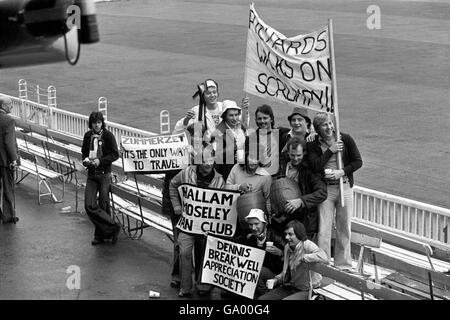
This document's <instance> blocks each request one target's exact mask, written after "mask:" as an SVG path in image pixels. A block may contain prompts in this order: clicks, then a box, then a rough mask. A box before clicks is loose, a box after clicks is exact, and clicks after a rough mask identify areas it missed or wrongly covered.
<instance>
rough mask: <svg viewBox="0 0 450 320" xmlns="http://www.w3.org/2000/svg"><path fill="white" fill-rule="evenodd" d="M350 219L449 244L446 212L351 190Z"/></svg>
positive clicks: (364, 190) (449, 222)
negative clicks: (351, 217)
mask: <svg viewBox="0 0 450 320" xmlns="http://www.w3.org/2000/svg"><path fill="white" fill-rule="evenodd" d="M353 190H354V191H353V192H354V209H353V217H354V218H357V219H359V220H361V221H364V222H369V223H371V224H374V225H378V226H380V227H384V228H389V229H390V230H394V231H400V232H402V233H406V234H410V235H414V236H417V237H420V238H422V239H423V240H435V241H438V242H441V243H445V244H450V239H449V236H448V231H449V229H450V210H449V209H446V208H441V207H437V206H433V205H430V204H426V203H423V202H419V201H414V200H411V199H407V198H402V197H398V196H394V195H391V194H387V193H383V192H379V191H375V190H371V189H367V188H364V187H359V186H354V188H353Z"/></svg>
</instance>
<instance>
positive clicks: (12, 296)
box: [0, 177, 198, 300]
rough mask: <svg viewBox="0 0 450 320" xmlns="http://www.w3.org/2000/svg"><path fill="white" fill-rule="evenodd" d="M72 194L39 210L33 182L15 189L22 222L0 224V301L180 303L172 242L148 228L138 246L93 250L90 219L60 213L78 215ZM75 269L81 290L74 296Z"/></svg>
mask: <svg viewBox="0 0 450 320" xmlns="http://www.w3.org/2000/svg"><path fill="white" fill-rule="evenodd" d="M68 189H69V192H68V193H67V194H66V195H65V197H64V199H65V200H64V202H63V203H58V204H52V203H51V202H50V201H47V203H45V204H42V205H40V206H39V205H38V204H37V192H36V182H35V179H34V177H33V178H31V177H28V178H26V179H25V180H24V181H23V182H21V183H20V184H19V185H18V186H17V190H16V191H17V198H16V205H17V216H18V217H19V218H20V220H19V222H18V223H17V224H16V225H11V224H7V225H2V224H0V244H1V245H0V257H1V258H0V300H16V299H20V300H78V299H80V300H144V299H148V293H149V290H153V291H157V292H160V295H161V296H160V298H159V300H167V299H170V300H174V299H178V296H177V294H178V291H177V289H174V288H171V287H170V286H169V283H170V280H171V279H170V273H169V271H168V270H170V263H171V258H172V242H171V241H170V240H169V238H168V237H167V236H166V235H165V234H164V233H162V232H160V231H158V230H156V229H153V228H147V229H146V230H145V231H144V235H143V237H142V239H140V240H131V239H130V238H128V237H127V236H126V235H125V234H124V233H123V232H121V234H120V237H119V240H118V242H117V243H116V245H112V244H111V243H104V244H102V245H98V246H92V245H91V240H92V238H93V234H94V227H93V225H92V223H91V222H90V220H89V218H88V217H87V215H86V214H81V213H75V212H71V213H63V212H61V210H60V209H61V208H63V207H67V206H71V209H72V210H73V211H74V209H75V201H74V199H75V194H74V191H73V190H71V188H70V187H69V188H68ZM57 194H59V193H58V191H57ZM43 200H44V199H43ZM80 205H81V207H83V202H82V201H81V203H80ZM77 267H79V271H80V287H79V289H75V290H71V289H69V288H74V287H73V285H75V284H76V282H75V280H74V279H75V278H74V277H73V276H74V275H75V273H74V268H77ZM68 283H69V286H68V285H67V284H68ZM71 285H72V286H71ZM195 297H196V296H194V298H195ZM196 298H197V299H198V297H196Z"/></svg>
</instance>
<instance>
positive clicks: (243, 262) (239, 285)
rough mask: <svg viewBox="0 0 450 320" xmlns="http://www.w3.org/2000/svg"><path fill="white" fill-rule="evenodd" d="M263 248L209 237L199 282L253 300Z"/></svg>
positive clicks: (263, 254) (262, 257)
mask: <svg viewBox="0 0 450 320" xmlns="http://www.w3.org/2000/svg"><path fill="white" fill-rule="evenodd" d="M264 256H265V251H264V250H261V249H258V248H253V247H249V246H246V245H242V244H238V243H235V242H231V241H227V240H224V239H219V238H216V237H212V236H209V235H208V237H207V239H206V249H205V256H204V258H203V264H202V269H203V270H202V279H201V282H204V283H209V284H212V285H215V286H217V287H220V288H223V289H225V290H228V291H231V292H234V293H236V294H238V295H241V296H244V297H247V298H250V299H253V295H254V293H255V289H256V285H257V283H258V278H259V274H260V272H261V269H262V265H263V261H264Z"/></svg>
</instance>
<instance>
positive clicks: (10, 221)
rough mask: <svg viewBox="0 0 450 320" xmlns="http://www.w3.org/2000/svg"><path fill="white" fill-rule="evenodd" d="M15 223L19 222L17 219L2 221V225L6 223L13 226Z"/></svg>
mask: <svg viewBox="0 0 450 320" xmlns="http://www.w3.org/2000/svg"><path fill="white" fill-rule="evenodd" d="M17 221H19V218H18V217H13V218H11V219H9V220H6V221H5V220H4V221H3V224H8V223H14V224H16V222H17Z"/></svg>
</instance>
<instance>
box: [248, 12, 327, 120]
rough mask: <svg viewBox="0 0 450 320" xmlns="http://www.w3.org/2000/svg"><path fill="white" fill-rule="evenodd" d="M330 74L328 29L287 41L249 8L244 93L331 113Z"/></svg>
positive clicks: (324, 28)
mask: <svg viewBox="0 0 450 320" xmlns="http://www.w3.org/2000/svg"><path fill="white" fill-rule="evenodd" d="M331 73H332V71H331V59H330V48H329V32H328V26H325V27H323V28H321V29H320V30H317V31H313V32H311V33H309V34H305V35H298V36H294V37H290V38H287V37H286V36H284V35H283V34H282V33H280V32H278V31H277V30H275V29H274V28H272V27H270V26H269V25H267V24H266V23H265V22H264V21H262V20H261V19H260V18H259V16H258V14H257V13H256V10H255V8H254V5H253V3H252V4H251V5H250V16H249V25H248V35H247V55H246V63H245V83H244V91H246V92H248V93H251V94H254V95H256V96H260V97H262V98H264V99H271V100H275V101H277V102H280V101H283V102H285V103H292V104H295V105H297V106H299V105H302V106H304V107H306V108H310V109H313V110H315V111H326V112H331V113H333V112H334V106H333V99H332V94H331V87H332V81H331Z"/></svg>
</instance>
